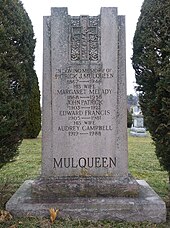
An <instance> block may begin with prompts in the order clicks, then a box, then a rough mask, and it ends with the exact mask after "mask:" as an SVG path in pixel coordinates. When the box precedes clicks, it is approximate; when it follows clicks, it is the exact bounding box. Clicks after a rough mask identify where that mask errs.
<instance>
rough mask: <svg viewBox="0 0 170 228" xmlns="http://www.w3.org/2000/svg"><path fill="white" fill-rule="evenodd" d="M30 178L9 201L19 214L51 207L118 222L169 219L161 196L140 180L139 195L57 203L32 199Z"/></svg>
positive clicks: (10, 208)
mask: <svg viewBox="0 0 170 228" xmlns="http://www.w3.org/2000/svg"><path fill="white" fill-rule="evenodd" d="M33 182H34V181H31V180H29V181H26V182H24V184H23V185H22V186H21V187H20V188H19V189H18V191H17V192H16V193H15V194H14V195H13V196H12V198H11V199H10V200H9V201H8V203H7V204H6V210H8V211H10V213H11V214H12V215H14V216H17V217H23V216H26V217H31V216H37V217H49V208H51V207H52V208H57V209H59V210H60V213H59V216H60V217H62V218H72V219H81V220H83V219H88V220H92V221H97V220H104V219H107V220H115V221H131V222H132V221H133V222H137V221H150V222H153V223H161V222H165V221H166V206H165V203H164V202H163V201H162V200H161V198H160V197H159V196H158V195H157V194H156V193H155V192H154V191H153V190H152V189H151V188H150V187H149V185H148V184H147V183H146V182H145V181H143V180H139V181H138V183H139V186H140V188H139V189H140V192H139V196H138V197H135V198H131V197H129V198H127V197H102V196H100V197H64V198H63V197H62V198H60V197H59V198H58V197H56V198H55V200H53V202H51V203H48V202H39V200H38V199H35V198H32V194H31V185H32V183H33Z"/></svg>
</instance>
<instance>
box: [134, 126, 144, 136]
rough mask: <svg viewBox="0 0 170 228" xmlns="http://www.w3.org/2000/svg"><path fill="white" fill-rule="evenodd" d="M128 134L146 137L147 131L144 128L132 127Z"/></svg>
mask: <svg viewBox="0 0 170 228" xmlns="http://www.w3.org/2000/svg"><path fill="white" fill-rule="evenodd" d="M130 135H131V136H135V137H146V136H147V132H146V129H145V128H137V127H132V128H131V129H130Z"/></svg>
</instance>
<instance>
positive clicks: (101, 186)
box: [32, 176, 139, 202]
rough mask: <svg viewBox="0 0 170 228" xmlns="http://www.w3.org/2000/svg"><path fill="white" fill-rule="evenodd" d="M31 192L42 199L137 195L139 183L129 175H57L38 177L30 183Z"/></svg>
mask: <svg viewBox="0 0 170 228" xmlns="http://www.w3.org/2000/svg"><path fill="white" fill-rule="evenodd" d="M32 194H33V196H34V197H35V198H36V199H39V200H40V201H41V202H42V201H49V200H50V201H53V200H55V199H56V198H57V197H60V198H62V197H98V196H103V197H108V196H115V197H137V196H138V195H139V185H138V183H137V181H136V180H135V179H133V178H132V177H131V176H129V177H127V178H119V179H115V178H113V177H59V178H50V179H46V180H44V179H38V180H35V181H34V182H33V183H32Z"/></svg>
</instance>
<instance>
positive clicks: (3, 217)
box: [0, 210, 12, 222]
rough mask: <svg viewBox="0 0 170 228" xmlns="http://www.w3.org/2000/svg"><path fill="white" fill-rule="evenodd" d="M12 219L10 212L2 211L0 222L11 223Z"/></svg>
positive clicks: (0, 212)
mask: <svg viewBox="0 0 170 228" xmlns="http://www.w3.org/2000/svg"><path fill="white" fill-rule="evenodd" d="M11 219H12V215H11V214H10V213H9V212H8V211H3V210H1V211H0V222H5V221H9V220H11Z"/></svg>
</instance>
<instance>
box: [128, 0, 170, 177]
mask: <svg viewBox="0 0 170 228" xmlns="http://www.w3.org/2000/svg"><path fill="white" fill-rule="evenodd" d="M132 63H133V68H134V70H135V75H136V82H137V84H138V85H137V91H139V100H140V105H141V109H142V112H143V115H144V117H145V122H146V125H147V127H148V129H149V131H150V133H151V136H152V139H153V140H154V143H155V148H156V155H157V157H158V159H159V162H160V164H161V165H162V167H163V168H164V169H165V170H167V171H168V173H169V177H170V1H169V0H164V1H162V0H145V1H144V3H143V6H142V9H141V15H140V17H139V20H138V23H137V28H136V32H135V36H134V40H133V57H132ZM141 152H142V151H141Z"/></svg>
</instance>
